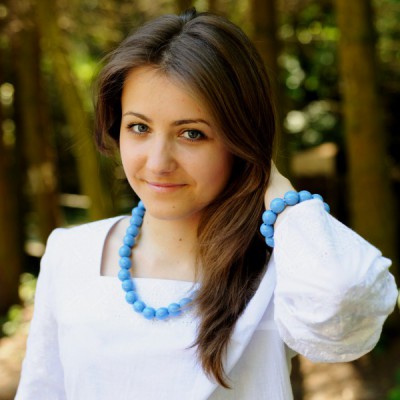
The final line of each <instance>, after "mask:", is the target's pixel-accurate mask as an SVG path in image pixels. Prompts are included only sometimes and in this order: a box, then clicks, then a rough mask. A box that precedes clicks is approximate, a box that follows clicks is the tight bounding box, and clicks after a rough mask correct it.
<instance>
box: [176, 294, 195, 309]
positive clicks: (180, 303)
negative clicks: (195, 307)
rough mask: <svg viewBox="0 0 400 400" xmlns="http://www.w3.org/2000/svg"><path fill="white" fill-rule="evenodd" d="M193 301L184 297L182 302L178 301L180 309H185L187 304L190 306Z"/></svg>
mask: <svg viewBox="0 0 400 400" xmlns="http://www.w3.org/2000/svg"><path fill="white" fill-rule="evenodd" d="M192 301H193V300H192V299H190V298H189V297H185V298H183V299H182V300H180V301H179V305H180V307H181V308H185V307H186V306H187V305H188V304H190V303H191V302H192ZM186 308H188V307H186Z"/></svg>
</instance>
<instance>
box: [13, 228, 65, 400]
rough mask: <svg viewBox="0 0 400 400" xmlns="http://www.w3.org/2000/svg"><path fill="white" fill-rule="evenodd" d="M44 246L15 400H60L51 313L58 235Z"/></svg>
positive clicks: (62, 393) (60, 372)
mask: <svg viewBox="0 0 400 400" xmlns="http://www.w3.org/2000/svg"><path fill="white" fill-rule="evenodd" d="M60 231H61V230H56V231H54V232H53V233H52V234H51V235H50V237H49V240H48V242H47V247H46V252H45V254H44V256H43V258H42V261H41V266H40V273H39V278H38V282H37V287H36V294H35V303H34V313H33V318H32V321H31V325H30V330H29V336H28V341H27V350H26V354H25V359H24V361H23V364H22V372H21V379H20V382H19V386H18V391H17V395H16V398H15V400H64V399H66V395H65V391H64V379H63V368H62V365H61V362H60V358H59V347H58V337H57V336H58V329H57V321H56V318H55V316H54V313H53V299H54V296H53V291H54V275H53V274H54V273H55V272H56V271H54V269H55V268H56V266H57V255H59V250H57V249H59V246H60V245H59V240H57V237H58V236H59V235H58V232H60Z"/></svg>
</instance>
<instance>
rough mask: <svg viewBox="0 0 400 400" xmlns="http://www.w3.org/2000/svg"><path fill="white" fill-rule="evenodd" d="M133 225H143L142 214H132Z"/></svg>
mask: <svg viewBox="0 0 400 400" xmlns="http://www.w3.org/2000/svg"><path fill="white" fill-rule="evenodd" d="M130 221H131V225H136V226H140V225H142V222H143V218H142V217H141V216H140V215H136V214H135V215H132V217H131V219H130Z"/></svg>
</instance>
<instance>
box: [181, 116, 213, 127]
mask: <svg viewBox="0 0 400 400" xmlns="http://www.w3.org/2000/svg"><path fill="white" fill-rule="evenodd" d="M193 123H202V124H206V125H208V126H210V127H211V124H210V123H209V122H207V121H206V120H204V119H201V118H198V119H180V120H178V121H175V122H174V123H173V125H185V124H193Z"/></svg>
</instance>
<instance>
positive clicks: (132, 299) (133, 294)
mask: <svg viewBox="0 0 400 400" xmlns="http://www.w3.org/2000/svg"><path fill="white" fill-rule="evenodd" d="M137 298H138V297H137V294H136V292H134V291H133V290H130V291H129V292H127V293H126V295H125V300H126V301H127V302H128V303H129V304H133V303H135V301H136V300H137Z"/></svg>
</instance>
